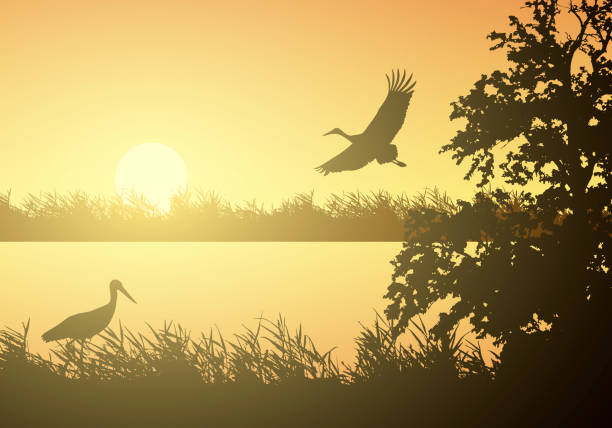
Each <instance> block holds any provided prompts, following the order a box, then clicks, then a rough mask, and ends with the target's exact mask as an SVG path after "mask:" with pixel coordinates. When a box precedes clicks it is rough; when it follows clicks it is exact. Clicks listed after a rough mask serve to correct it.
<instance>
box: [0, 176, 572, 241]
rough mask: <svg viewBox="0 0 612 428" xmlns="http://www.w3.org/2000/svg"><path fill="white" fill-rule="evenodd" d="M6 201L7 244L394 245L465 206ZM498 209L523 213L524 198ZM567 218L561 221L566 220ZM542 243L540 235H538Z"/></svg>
mask: <svg viewBox="0 0 612 428" xmlns="http://www.w3.org/2000/svg"><path fill="white" fill-rule="evenodd" d="M10 196H11V195H10V192H7V193H5V194H1V195H0V241H390V242H402V241H404V240H405V238H406V237H408V236H410V234H411V233H413V232H415V231H413V230H410V222H409V220H410V218H411V213H412V212H414V211H415V210H416V211H419V210H424V209H431V210H435V211H436V212H439V213H442V214H447V215H453V214H455V213H457V212H458V210H459V207H458V205H457V203H456V201H454V200H453V199H451V198H450V197H449V196H448V195H447V194H446V193H444V192H441V191H439V190H438V189H436V188H434V189H433V190H425V191H424V192H422V193H420V194H417V195H416V196H414V197H408V196H406V195H405V194H401V195H395V196H394V195H391V194H390V193H389V192H386V191H382V190H381V191H378V192H372V193H369V194H364V193H360V192H352V193H351V192H349V193H343V194H341V195H337V194H332V195H331V196H329V198H327V200H326V201H325V202H324V203H323V204H322V205H317V204H315V202H314V192H311V193H300V194H297V195H296V196H295V197H294V198H293V199H291V200H286V201H284V202H283V203H282V204H280V206H278V207H276V208H274V207H272V208H269V209H266V208H264V207H263V205H260V204H258V203H257V202H256V201H251V202H245V203H243V204H237V205H232V204H230V203H229V202H227V201H225V200H223V199H222V198H221V197H220V196H219V195H217V194H216V193H214V192H207V193H203V192H199V193H195V194H191V193H183V194H180V195H176V196H175V197H174V198H173V200H172V204H171V207H170V210H169V211H168V212H167V213H161V212H160V211H159V210H158V209H157V207H156V206H154V205H152V204H151V203H149V202H148V201H147V200H146V199H145V198H144V197H141V196H137V195H135V194H131V195H129V196H128V197H127V198H121V197H119V196H115V197H112V198H104V197H92V196H88V195H87V194H85V193H83V192H73V193H69V194H67V195H58V194H56V193H43V194H40V195H38V196H36V195H32V194H30V195H28V197H27V198H26V199H25V200H24V201H23V202H22V203H21V204H19V205H16V204H13V203H12V202H11V197H10ZM512 198H513V200H512V205H511V206H510V207H506V208H500V209H498V212H497V215H498V216H499V217H500V218H502V217H503V216H504V215H505V212H506V211H508V210H521V209H523V208H522V201H521V195H520V194H518V193H514V194H513V195H512ZM562 217H563V216H560V217H559V219H558V221H562ZM531 233H532V234H533V235H535V236H539V235H540V234H541V233H542V230H541V228H539V229H538V228H536V229H534V230H533V231H532V232H531Z"/></svg>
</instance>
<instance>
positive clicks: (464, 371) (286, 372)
mask: <svg viewBox="0 0 612 428" xmlns="http://www.w3.org/2000/svg"><path fill="white" fill-rule="evenodd" d="M418 321H419V322H416V321H414V322H413V323H412V328H410V329H409V330H408V333H407V335H406V336H407V337H406V339H409V340H411V343H410V344H408V345H407V346H405V345H403V344H400V343H399V341H398V339H399V337H398V335H397V333H396V330H395V329H394V328H393V325H392V324H389V323H388V322H387V321H385V320H384V319H383V318H381V317H380V316H378V314H377V316H376V320H375V322H374V324H373V326H364V325H362V327H363V329H362V332H361V333H360V335H359V337H357V338H356V339H355V345H356V359H355V361H354V362H353V363H352V364H347V363H345V362H343V363H342V365H340V364H338V362H337V361H336V360H335V359H334V358H333V349H330V350H328V351H325V352H323V351H321V350H319V349H318V348H317V346H316V345H315V343H314V341H313V340H312V338H311V337H310V336H309V335H307V334H305V333H304V331H303V329H302V326H301V325H299V326H298V327H297V328H296V329H295V330H291V329H290V328H289V326H288V325H287V322H286V320H285V318H284V317H282V316H281V315H279V316H278V318H277V319H276V320H269V319H266V318H258V319H257V324H256V325H255V327H254V328H250V327H247V326H243V329H244V331H242V332H240V333H236V334H234V335H233V337H232V338H231V339H227V338H224V336H223V335H222V333H221V332H220V331H219V330H218V329H216V330H213V329H210V330H209V331H208V332H207V333H200V335H199V336H197V337H194V336H192V334H191V332H190V331H188V330H186V329H184V328H183V327H182V326H181V325H180V324H176V323H173V322H169V323H168V322H164V324H163V326H161V327H160V328H153V327H151V326H150V325H148V324H147V325H148V327H149V331H148V332H146V334H145V333H136V332H133V331H131V330H130V329H128V328H126V327H125V326H123V325H122V324H121V323H120V324H119V329H118V331H115V330H113V329H112V328H106V329H105V330H104V331H103V332H102V333H101V334H100V335H99V336H97V337H96V338H95V340H88V341H70V340H65V341H58V342H56V344H55V346H54V348H52V350H51V351H50V354H49V357H48V358H43V357H42V356H41V355H39V354H36V355H34V354H32V353H30V352H29V350H28V333H29V329H30V322H29V321H28V322H27V323H24V324H23V325H22V329H21V331H20V330H16V329H13V328H9V327H7V328H5V329H2V330H0V371H3V370H7V368H8V367H10V364H11V363H12V362H15V361H20V362H21V363H23V364H26V365H29V366H30V367H39V368H45V369H46V370H49V371H50V372H51V373H53V374H54V375H58V376H61V377H64V378H67V379H94V380H101V381H104V380H113V379H134V378H140V377H147V376H170V377H172V378H175V379H177V378H178V379H182V380H184V379H191V380H197V381H200V382H203V383H208V384H218V383H228V382H257V383H262V384H280V383H283V382H288V381H294V380H325V381H332V382H337V383H341V384H353V383H364V382H369V381H373V380H376V379H377V378H378V377H380V376H386V375H388V374H390V373H394V374H401V373H405V372H407V371H409V370H415V369H418V370H428V371H432V372H436V373H438V372H439V373H438V374H441V375H444V376H450V377H455V378H461V377H465V376H469V375H474V374H478V375H481V374H486V375H487V376H489V377H491V376H492V375H493V371H492V368H491V367H490V366H487V364H486V363H485V359H484V358H483V355H482V353H481V352H480V353H474V352H470V349H469V347H467V346H466V343H464V338H463V337H457V335H456V331H454V332H452V333H451V334H450V335H449V337H448V340H436V339H434V338H433V335H432V334H431V333H430V331H429V330H428V329H427V328H426V327H425V325H424V323H423V321H422V319H420V318H419V319H418ZM341 366H342V367H341Z"/></svg>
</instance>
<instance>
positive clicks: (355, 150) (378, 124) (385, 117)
mask: <svg viewBox="0 0 612 428" xmlns="http://www.w3.org/2000/svg"><path fill="white" fill-rule="evenodd" d="M385 76H386V77H387V85H388V93H387V98H385V101H384V102H383V103H382V105H381V106H380V108H379V109H378V113H376V116H374V119H372V122H370V124H369V125H368V127H367V128H366V130H365V131H363V132H362V133H361V134H357V135H347V134H346V133H345V132H344V131H342V130H341V129H340V128H334V129H332V130H331V131H329V132H328V133H327V134H323V135H330V134H338V135H342V136H343V137H344V138H346V139H347V140H349V141H350V142H351V145H350V146H349V147H348V148H346V149H345V150H344V151H343V152H341V153H340V154H339V155H337V156H336V157H334V158H332V159H330V160H328V161H327V162H325V163H324V164H323V165H319V166H318V167H316V168H315V170H317V171H318V172H321V173H323V174H324V175H327V174H329V173H330V172H340V171H353V170H356V169H360V168H363V167H364V166H366V165H367V164H368V163H370V162H371V161H373V160H374V159H376V160H377V161H378V163H379V164H383V163H389V162H393V163H394V164H395V165H397V166H401V167H404V166H406V164H405V163H404V162H401V161H399V160H397V146H395V145H394V144H391V141H393V138H395V135H396V134H397V132H398V131H399V130H400V128H401V127H402V125H403V124H404V119H405V118H406V110H407V109H408V105H409V104H410V99H411V98H412V93H413V92H414V89H413V88H414V85H416V82H413V83H412V84H410V83H411V80H412V74H411V75H410V77H408V80H406V70H404V73H403V74H402V75H401V78H400V71H399V70H397V73H396V72H395V71H391V79H390V80H389V76H388V75H385Z"/></svg>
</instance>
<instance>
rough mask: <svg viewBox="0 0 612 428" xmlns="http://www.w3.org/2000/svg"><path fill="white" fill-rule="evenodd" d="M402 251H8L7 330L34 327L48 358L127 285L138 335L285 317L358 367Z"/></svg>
mask: <svg viewBox="0 0 612 428" xmlns="http://www.w3.org/2000/svg"><path fill="white" fill-rule="evenodd" d="M401 246H402V244H401V243H397V242H395V243H387V242H358V243H354V242H351V243H341V242H330V243H321V242H316V243H311V242H265V243H258V242H248V243H242V242H234V243H214V242H213V243H211V242H205V243H98V242H94V243H58V242H49V243H2V244H0V257H1V260H2V269H0V283H1V284H2V288H1V290H2V298H1V301H2V303H1V304H0V323H1V325H3V326H4V325H8V326H10V327H13V328H15V327H18V326H19V325H20V323H21V322H22V321H25V320H27V319H28V318H31V341H30V346H31V350H32V351H34V352H42V353H44V354H46V350H47V349H48V348H47V346H46V345H45V344H43V342H42V340H41V339H40V335H41V334H42V333H43V332H44V331H46V330H47V329H48V328H50V327H52V326H54V325H56V324H57V323H59V322H60V321H62V320H63V319H64V318H65V317H67V316H68V315H72V314H75V313H78V312H83V311H87V310H90V309H93V308H96V307H98V306H101V305H103V304H105V303H107V302H108V299H109V291H108V283H109V282H110V280H111V279H113V278H117V279H120V280H121V281H122V282H123V284H124V286H125V287H126V289H127V290H128V291H129V292H130V294H131V295H132V296H133V297H134V298H135V299H136V301H137V302H138V304H137V305H134V304H133V303H131V302H130V301H129V300H127V299H125V298H122V297H123V296H121V295H120V298H119V301H118V305H117V312H116V314H115V318H114V319H113V321H112V323H111V326H112V327H117V326H118V319H121V321H122V323H123V324H125V325H126V326H128V327H129V328H131V329H134V330H139V331H144V330H146V325H145V322H148V323H150V324H152V325H153V326H161V325H162V323H163V321H164V320H174V321H178V322H180V323H181V324H182V325H183V326H185V327H187V328H188V329H190V330H191V331H192V332H198V334H199V332H200V331H206V332H207V331H208V330H209V329H210V328H211V327H214V326H215V325H217V326H219V328H220V329H221V331H222V333H223V334H224V336H226V337H229V336H231V335H232V334H233V333H235V332H239V331H240V330H241V324H246V325H248V326H254V325H255V322H256V321H254V318H255V317H257V316H259V315H260V314H263V315H264V316H265V317H268V318H275V317H276V316H277V314H278V313H279V312H280V313H282V314H283V315H284V316H285V317H286V318H287V321H288V323H289V325H290V326H295V327H297V325H298V323H302V325H303V327H304V329H305V332H306V333H308V334H309V335H310V336H311V337H312V338H313V339H314V341H315V344H317V345H318V346H319V348H320V349H322V350H327V349H329V348H331V347H333V346H338V350H337V351H335V354H336V355H337V356H338V358H339V359H340V360H349V361H350V360H352V355H353V338H354V337H355V336H356V335H357V334H358V333H359V330H360V326H359V322H360V321H361V322H363V323H366V324H369V323H370V322H371V321H372V320H373V319H374V310H378V311H379V312H380V313H382V310H383V309H384V307H385V306H386V304H387V302H386V301H385V300H384V299H383V298H382V296H383V295H384V294H385V292H386V288H387V286H388V285H389V283H390V281H391V274H392V272H393V267H392V266H391V264H390V263H389V261H390V260H392V259H393V258H394V257H395V255H396V254H397V253H398V252H399V251H400V249H401Z"/></svg>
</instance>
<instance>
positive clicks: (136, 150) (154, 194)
mask: <svg viewBox="0 0 612 428" xmlns="http://www.w3.org/2000/svg"><path fill="white" fill-rule="evenodd" d="M115 187H116V189H117V192H118V193H119V194H120V195H121V196H122V197H123V198H124V199H125V198H126V197H127V195H129V194H130V193H131V192H135V193H136V194H137V195H143V196H144V197H146V198H147V199H148V200H149V202H151V203H153V204H155V205H157V207H158V208H159V210H160V211H162V212H167V211H168V210H169V209H170V200H171V198H172V195H174V194H175V193H177V192H181V191H184V190H185V189H186V188H187V167H186V166H185V162H184V161H183V158H181V157H180V155H179V154H178V153H177V152H175V151H174V150H173V149H171V148H170V147H168V146H165V145H163V144H157V143H146V144H141V145H138V146H135V147H132V148H131V149H130V150H128V151H127V153H126V154H125V155H124V156H123V157H122V158H121V160H120V161H119V164H118V165H117V171H116V173H115Z"/></svg>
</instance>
